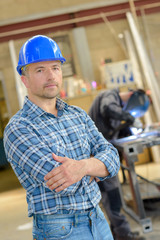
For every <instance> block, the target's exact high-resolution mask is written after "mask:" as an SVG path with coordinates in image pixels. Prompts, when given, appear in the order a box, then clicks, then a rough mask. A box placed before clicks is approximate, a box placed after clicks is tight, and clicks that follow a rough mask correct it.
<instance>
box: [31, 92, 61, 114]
mask: <svg viewBox="0 0 160 240" xmlns="http://www.w3.org/2000/svg"><path fill="white" fill-rule="evenodd" d="M28 98H29V100H30V101H31V102H33V103H34V104H36V105H37V106H38V107H40V108H42V109H43V110H44V111H46V112H48V113H51V114H54V115H55V116H57V112H58V111H57V108H56V97H55V98H52V99H47V98H41V99H40V98H38V99H35V98H32V97H31V96H28Z"/></svg>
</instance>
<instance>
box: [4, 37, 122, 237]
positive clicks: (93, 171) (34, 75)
mask: <svg viewBox="0 0 160 240" xmlns="http://www.w3.org/2000/svg"><path fill="white" fill-rule="evenodd" d="M63 62H65V59H64V58H63V56H62V54H61V51H60V49H59V47H58V45H57V43H56V42H55V41H54V40H52V39H51V38H48V37H46V36H42V35H38V36H34V37H32V38H31V39H29V40H27V41H26V42H25V44H24V45H23V46H22V48H21V50H20V53H19V62H18V66H17V71H18V73H19V74H20V75H21V80H22V82H23V83H24V85H25V86H26V88H27V92H28V96H27V97H26V98H25V101H24V106H23V108H22V109H21V110H20V111H18V113H17V114H15V116H13V117H12V118H11V120H10V121H9V123H8V125H7V126H6V128H5V132H4V147H5V152H6V156H7V159H8V161H9V162H10V164H11V166H12V168H13V170H14V171H15V173H16V175H17V177H18V179H19V181H20V183H21V184H22V186H23V187H24V188H25V190H26V193H27V196H26V197H27V203H28V216H29V217H33V239H36V240H42V239H62V238H63V239H64V238H65V239H66V240H75V239H77V240H88V239H90V240H93V239H103V240H112V239H113V237H112V234H111V231H110V229H109V226H108V223H107V221H106V220H105V217H104V215H103V213H102V211H101V209H100V208H99V206H98V204H99V201H100V199H101V194H100V191H99V187H98V184H97V182H96V179H97V178H98V179H99V180H104V179H105V178H109V177H113V176H115V175H116V174H117V173H118V170H119V166H120V163H119V156H118V152H117V150H116V149H115V148H114V147H113V146H112V144H110V143H109V142H108V141H107V140H106V139H105V138H104V137H103V135H102V134H101V133H100V132H98V131H97V128H96V127H95V125H94V123H93V121H92V120H91V119H90V117H89V116H88V115H87V114H86V113H85V111H83V110H82V109H80V108H78V107H75V106H69V105H68V104H66V103H64V102H63V101H62V100H61V99H59V98H58V97H57V96H58V95H59V93H60V90H61V86H62V69H61V64H62V63H63ZM91 155H92V156H93V157H90V156H91ZM95 178H96V179H95Z"/></svg>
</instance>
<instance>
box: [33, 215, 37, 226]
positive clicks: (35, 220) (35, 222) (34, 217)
mask: <svg viewBox="0 0 160 240" xmlns="http://www.w3.org/2000/svg"><path fill="white" fill-rule="evenodd" d="M33 219H34V224H35V227H36V228H38V225H37V216H36V214H34V215H33Z"/></svg>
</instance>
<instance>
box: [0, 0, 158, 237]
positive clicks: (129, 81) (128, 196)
mask: <svg viewBox="0 0 160 240" xmlns="http://www.w3.org/2000/svg"><path fill="white" fill-rule="evenodd" d="M37 34H42V35H46V36H48V37H50V38H52V39H54V40H55V41H56V42H57V43H58V45H59V47H60V49H61V51H62V53H63V56H64V57H65V58H66V63H65V64H63V66H62V70H63V88H62V90H61V92H60V96H59V97H60V98H62V99H63V100H64V101H65V102H67V103H68V104H70V105H76V106H79V107H81V108H82V109H84V110H85V111H86V112H87V113H88V110H89V108H90V106H91V104H92V102H93V100H94V99H95V97H96V96H97V95H98V94H99V93H100V92H101V91H102V90H105V89H113V88H119V90H120V92H123V91H131V90H137V89H142V90H144V91H145V92H146V93H147V94H148V96H149V98H148V99H147V100H146V99H143V98H142V97H141V96H140V95H138V96H134V97H133V99H131V102H130V103H129V104H128V106H125V108H126V109H125V110H126V111H128V112H129V113H131V114H132V115H133V116H134V117H135V118H137V119H139V120H140V122H141V123H142V124H141V125H140V126H139V127H137V128H136V127H134V128H133V127H132V129H131V131H132V136H129V137H125V138H120V139H116V140H113V141H112V144H113V145H114V146H115V147H116V148H117V149H118V150H119V152H120V153H121V156H122V158H121V168H120V171H119V174H118V178H119V189H120V192H121V201H122V205H123V211H124V213H125V215H126V216H127V218H128V219H129V221H130V223H131V226H133V228H135V229H138V230H139V229H140V231H141V232H142V233H143V234H145V237H146V239H155V240H156V239H157V240H158V239H160V228H159V227H158V226H159V224H160V1H159V0H94V1H93V0H76V1H75V0H67V1H63V0H59V1H56V0H52V1H50V0H45V1H43V0H34V1H32V0H23V4H22V3H21V2H20V1H18V0H5V1H0V53H1V54H0V179H1V181H0V203H1V204H0V211H1V212H2V213H6V217H5V216H4V214H0V215H1V217H0V232H1V234H2V235H1V236H3V234H4V236H5V234H6V231H7V232H8V233H9V235H8V236H9V237H11V236H12V237H11V238H5V237H4V236H3V237H2V239H3V240H7V239H12V240H20V239H22V236H23V239H26V240H30V239H31V227H30V226H31V223H30V222H29V221H30V220H28V219H27V217H26V215H27V206H26V203H25V194H24V191H23V189H22V187H21V185H20V184H19V182H18V180H17V179H16V176H15V174H14V173H13V171H12V169H11V167H10V165H9V163H8V162H7V159H6V157H5V153H4V147H3V132H4V129H5V126H6V125H7V123H8V121H9V120H10V118H11V117H12V116H13V115H14V114H15V113H16V112H17V111H18V110H19V109H20V108H21V107H22V106H23V101H24V97H25V96H26V89H25V87H24V85H23V83H22V82H21V80H20V77H19V75H18V73H17V72H16V66H17V62H18V53H19V50H20V47H21V46H22V44H23V43H24V42H25V41H26V40H27V39H28V38H30V37H32V36H34V35H37ZM15 216H16V217H15ZM1 223H2V224H1ZM2 226H3V227H2ZM24 233H25V234H24ZM13 236H14V237H13ZM25 237H26V238H25Z"/></svg>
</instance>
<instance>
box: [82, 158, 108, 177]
mask: <svg viewBox="0 0 160 240" xmlns="http://www.w3.org/2000/svg"><path fill="white" fill-rule="evenodd" d="M81 161H84V163H85V164H86V175H88V176H93V177H106V176H108V175H109V172H108V170H107V168H106V166H105V164H104V163H103V162H102V161H100V160H99V159H96V158H94V157H91V158H89V159H83V160H81Z"/></svg>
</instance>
